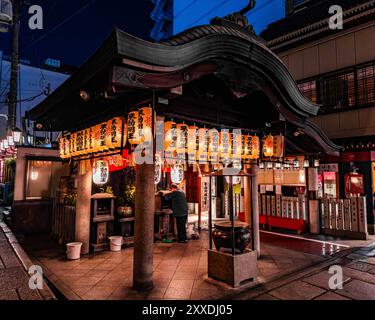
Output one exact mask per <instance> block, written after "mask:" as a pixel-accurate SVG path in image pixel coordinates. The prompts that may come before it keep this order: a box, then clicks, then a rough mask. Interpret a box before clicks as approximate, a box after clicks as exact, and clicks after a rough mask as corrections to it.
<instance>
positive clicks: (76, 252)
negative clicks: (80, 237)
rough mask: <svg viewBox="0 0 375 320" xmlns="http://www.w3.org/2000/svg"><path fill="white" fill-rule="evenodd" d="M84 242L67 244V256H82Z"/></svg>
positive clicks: (72, 258)
mask: <svg viewBox="0 0 375 320" xmlns="http://www.w3.org/2000/svg"><path fill="white" fill-rule="evenodd" d="M81 247H82V242H71V243H67V244H66V257H67V259H68V260H77V259H79V258H81Z"/></svg>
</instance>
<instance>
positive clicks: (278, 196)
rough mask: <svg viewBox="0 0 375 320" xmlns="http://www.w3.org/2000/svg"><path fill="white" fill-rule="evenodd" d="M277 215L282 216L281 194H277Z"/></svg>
mask: <svg viewBox="0 0 375 320" xmlns="http://www.w3.org/2000/svg"><path fill="white" fill-rule="evenodd" d="M276 216H278V217H281V195H280V194H277V195H276Z"/></svg>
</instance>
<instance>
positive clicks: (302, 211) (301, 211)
mask: <svg viewBox="0 0 375 320" xmlns="http://www.w3.org/2000/svg"><path fill="white" fill-rule="evenodd" d="M298 207H299V216H300V219H303V220H306V202H305V196H304V195H302V196H299V197H298Z"/></svg>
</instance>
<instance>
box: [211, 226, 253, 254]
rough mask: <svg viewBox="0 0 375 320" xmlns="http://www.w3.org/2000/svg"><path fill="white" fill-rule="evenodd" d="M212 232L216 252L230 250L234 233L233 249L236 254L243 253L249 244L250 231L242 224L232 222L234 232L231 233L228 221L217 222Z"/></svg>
mask: <svg viewBox="0 0 375 320" xmlns="http://www.w3.org/2000/svg"><path fill="white" fill-rule="evenodd" d="M214 227H215V228H214V229H213V230H212V238H213V240H214V244H215V247H216V250H218V251H220V250H221V249H226V250H228V249H229V250H231V249H232V246H233V241H232V234H233V233H234V248H235V250H236V251H237V252H238V251H240V252H241V253H243V252H244V251H245V249H246V247H247V246H248V245H249V243H250V242H251V231H250V228H249V225H248V224H247V223H244V222H240V221H235V222H234V228H233V229H234V232H232V224H231V222H230V221H223V222H217V223H215V224H214Z"/></svg>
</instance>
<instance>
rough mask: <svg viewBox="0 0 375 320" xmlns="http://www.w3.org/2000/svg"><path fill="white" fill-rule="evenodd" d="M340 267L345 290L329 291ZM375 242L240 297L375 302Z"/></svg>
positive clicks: (246, 298)
mask: <svg viewBox="0 0 375 320" xmlns="http://www.w3.org/2000/svg"><path fill="white" fill-rule="evenodd" d="M333 265H335V266H341V267H342V271H343V285H342V289H340V288H337V289H334V290H333V289H330V287H329V279H330V277H331V276H332V274H330V273H329V268H330V267H331V266H333ZM374 268H375V243H372V244H370V245H367V246H366V247H362V248H358V249H357V250H355V249H354V250H353V253H346V254H343V255H341V256H340V257H338V258H333V259H331V260H330V261H325V262H322V263H321V264H319V265H316V266H314V267H311V268H308V269H307V270H304V271H301V272H300V273H297V274H294V275H292V276H287V277H284V278H281V279H278V280H276V281H273V282H272V281H271V282H270V283H267V284H265V285H263V286H260V287H259V288H256V290H252V291H248V292H246V293H242V294H239V295H238V296H237V297H236V299H241V300H251V299H255V300H375V273H374Z"/></svg>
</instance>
